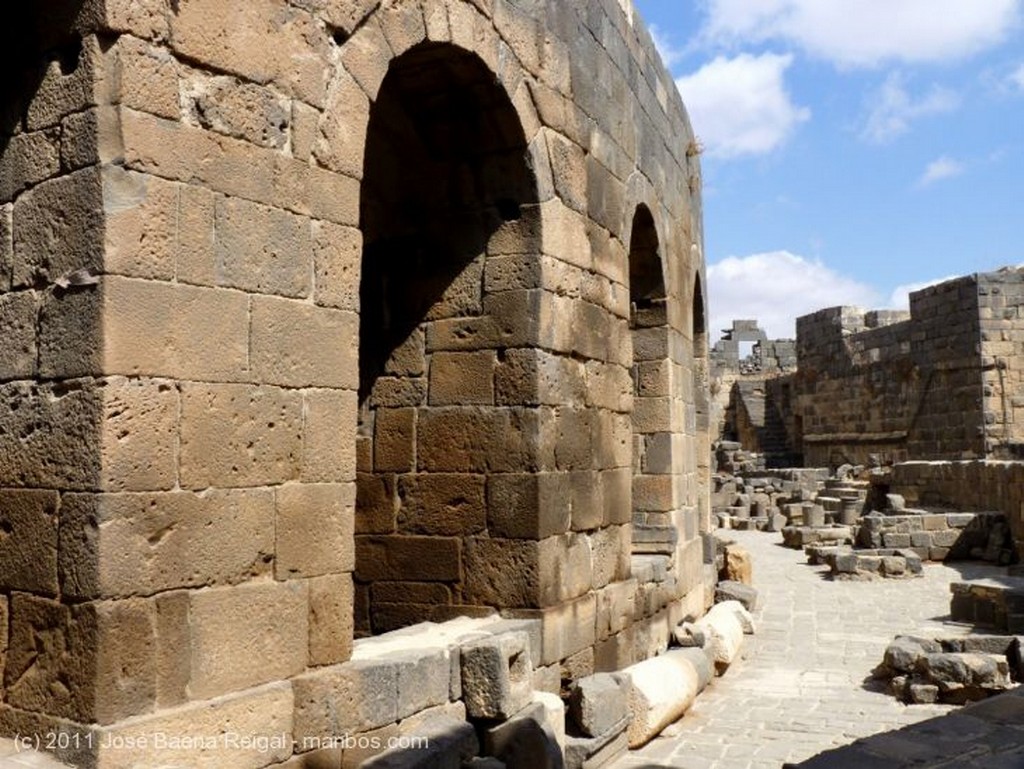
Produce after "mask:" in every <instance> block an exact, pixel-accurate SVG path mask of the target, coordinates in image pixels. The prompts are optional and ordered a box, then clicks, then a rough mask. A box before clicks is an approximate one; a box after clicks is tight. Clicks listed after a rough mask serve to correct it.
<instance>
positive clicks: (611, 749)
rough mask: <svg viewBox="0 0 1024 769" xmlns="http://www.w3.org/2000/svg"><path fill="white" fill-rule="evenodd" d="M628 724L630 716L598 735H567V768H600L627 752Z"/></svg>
mask: <svg viewBox="0 0 1024 769" xmlns="http://www.w3.org/2000/svg"><path fill="white" fill-rule="evenodd" d="M628 725H629V716H626V717H624V718H623V719H622V720H621V721H619V722H618V723H617V724H615V725H614V726H613V727H612V728H611V729H609V730H608V731H607V732H606V733H605V734H602V735H600V736H598V737H573V736H571V735H570V736H568V737H566V738H565V769H583V767H586V768H587V769H598V767H602V766H605V765H607V764H608V763H610V762H611V761H612V760H614V759H615V758H616V757H618V756H619V755H621V754H623V753H625V752H626V750H627V749H628V748H629V741H628V739H627V737H626V727H627V726H628Z"/></svg>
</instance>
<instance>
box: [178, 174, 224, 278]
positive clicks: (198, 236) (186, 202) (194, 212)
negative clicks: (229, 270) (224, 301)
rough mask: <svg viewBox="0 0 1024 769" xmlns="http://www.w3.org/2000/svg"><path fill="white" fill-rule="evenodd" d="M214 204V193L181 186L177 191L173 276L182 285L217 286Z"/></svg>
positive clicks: (194, 187) (198, 188) (203, 188)
mask: <svg viewBox="0 0 1024 769" xmlns="http://www.w3.org/2000/svg"><path fill="white" fill-rule="evenodd" d="M214 203H215V196H214V194H213V192H211V191H210V190H208V189H206V188H205V187H197V186H193V185H188V184H182V185H180V186H179V188H178V230H177V237H176V239H175V276H176V277H177V279H178V281H179V282H181V283H194V284H198V285H202V286H215V285H217V265H216V258H215V256H214V247H213V241H214Z"/></svg>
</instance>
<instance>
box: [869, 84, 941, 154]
mask: <svg viewBox="0 0 1024 769" xmlns="http://www.w3.org/2000/svg"><path fill="white" fill-rule="evenodd" d="M870 103H871V106H870V109H869V112H868V116H867V120H866V121H865V125H864V129H863V131H861V136H862V137H863V138H865V139H867V140H868V141H872V142H876V143H878V144H882V143H885V142H888V141H892V140H893V139H895V138H896V137H897V136H900V135H902V134H905V133H906V132H907V131H909V130H910V124H911V123H912V122H913V121H915V120H919V119H920V118H924V117H928V116H930V115H940V114H942V113H945V112H952V111H953V110H955V109H956V108H957V107H959V106H960V97H959V96H958V95H957V94H956V93H954V92H953V91H951V90H949V89H948V88H942V87H941V86H938V85H933V86H932V87H931V89H930V90H929V91H928V92H927V93H925V94H924V95H922V96H918V97H915V96H913V95H911V94H910V93H909V92H908V91H907V88H906V84H905V78H904V77H903V75H901V74H900V73H899V72H893V73H892V74H890V75H889V76H888V77H887V78H886V79H885V82H884V83H882V86H881V88H879V89H878V91H876V92H875V93H873V94H872V95H871V96H870Z"/></svg>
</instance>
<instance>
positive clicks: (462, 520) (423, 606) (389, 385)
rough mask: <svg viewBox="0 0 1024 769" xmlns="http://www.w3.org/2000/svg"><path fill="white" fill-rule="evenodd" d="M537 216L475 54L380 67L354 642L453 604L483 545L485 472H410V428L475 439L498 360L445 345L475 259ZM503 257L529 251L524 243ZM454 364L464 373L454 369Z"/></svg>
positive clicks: (517, 146)
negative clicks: (447, 424)
mask: <svg viewBox="0 0 1024 769" xmlns="http://www.w3.org/2000/svg"><path fill="white" fill-rule="evenodd" d="M536 202H537V195H536V185H535V183H534V179H533V174H532V172H531V171H530V168H529V164H528V163H527V146H526V141H525V137H524V134H523V130H522V126H521V124H520V121H519V118H518V115H517V113H516V111H515V108H514V107H513V105H512V104H511V102H510V100H509V98H508V96H507V94H506V93H505V91H504V90H503V89H502V87H501V85H500V83H498V82H497V80H496V78H495V76H494V74H493V73H492V72H490V71H489V70H488V68H487V67H486V66H485V65H484V63H483V62H482V61H481V60H480V59H479V58H478V57H477V56H476V55H475V54H472V53H469V52H467V51H464V50H462V49H459V48H456V47H454V46H451V45H444V44H433V43H428V44H423V45H421V46H418V47H416V48H413V49H411V50H410V51H408V52H407V53H405V54H403V55H402V56H400V57H399V58H397V59H395V60H394V61H393V62H392V63H391V66H390V68H389V70H388V74H387V76H386V77H385V79H384V82H383V84H382V86H381V89H380V93H379V96H378V98H377V101H376V102H375V104H374V105H373V107H372V109H371V113H370V122H369V128H368V133H367V141H366V153H365V161H364V176H363V182H362V191H361V203H360V206H361V207H360V220H361V221H360V226H361V229H362V233H363V244H364V245H363V261H362V278H361V286H360V307H361V310H360V313H361V315H360V340H359V344H360V348H359V356H360V387H359V404H360V424H359V482H358V496H357V511H356V553H357V563H356V632H357V634H367V633H370V632H372V633H378V632H384V631H387V630H390V629H394V628H396V627H401V626H403V625H408V624H411V623H414V622H419V621H423V620H426V619H440V618H443V616H444V615H445V614H446V613H454V612H456V611H457V610H456V609H455V608H454V607H457V606H459V605H461V604H464V603H466V601H465V600H464V598H465V597H464V594H463V593H464V589H463V588H464V578H463V574H462V571H463V568H462V564H461V555H462V552H463V550H464V545H465V540H466V538H467V537H472V536H482V535H485V533H486V505H487V501H486V500H487V497H486V488H487V481H488V468H480V467H475V466H467V467H465V468H459V469H458V472H457V473H454V472H436V471H437V469H438V463H437V462H432V461H431V460H429V459H427V460H425V459H424V457H425V456H436V455H437V452H438V446H437V445H436V441H438V440H443V438H438V436H437V431H436V430H427V429H426V428H424V427H423V425H424V420H425V419H430V418H435V417H436V416H437V414H438V413H439V412H440V411H441V410H445V414H444V415H447V416H451V417H452V419H453V420H455V421H457V420H458V419H459V417H460V414H462V415H464V416H466V417H467V419H468V420H470V421H471V418H472V417H480V419H479V422H480V423H481V424H483V423H485V422H486V415H485V412H487V411H488V410H490V411H491V412H493V411H494V410H495V408H496V407H495V405H494V400H493V383H492V382H489V381H488V379H487V377H488V376H492V375H490V374H488V373H487V365H488V362H489V361H493V360H495V359H496V356H498V355H500V352H501V351H500V350H499V349H498V345H497V343H496V342H494V341H493V340H491V341H489V342H488V341H487V340H485V339H482V338H478V339H474V338H472V334H470V335H469V336H466V334H465V333H462V334H461V335H460V332H459V331H458V330H455V329H456V327H458V329H472V328H474V325H473V324H474V319H483V318H484V316H485V313H486V305H487V301H486V292H485V279H484V265H485V261H486V257H487V255H488V249H489V247H490V246H489V244H490V243H491V242H492V239H493V236H494V235H495V233H496V232H498V231H499V230H501V231H502V233H503V238H502V243H503V247H504V248H506V249H507V248H508V242H509V240H510V239H511V240H513V241H514V239H515V237H516V236H515V233H516V232H519V231H520V230H523V231H527V230H530V228H529V227H527V226H523V227H518V226H517V225H518V224H521V223H522V221H521V220H523V219H524V218H525V219H530V218H531V217H535V216H536V215H537V211H536V208H537V207H536V205H535V204H536ZM510 231H511V232H512V233H513V234H512V235H511V236H509V232H510ZM513 250H518V251H519V252H521V253H529V252H531V251H532V250H534V249H533V246H532V244H531V243H530V242H526V238H525V237H524V242H523V243H522V244H521V246H520V247H519V248H518V249H517V248H516V246H515V245H513ZM467 333H468V332H467ZM464 351H470V352H472V353H475V357H471V358H469V357H467V358H465V359H464V360H465V361H466V363H467V364H468V363H472V364H474V366H476V367H475V368H474V366H470V365H463V364H459V363H456V362H455V361H460V360H463V359H459V358H457V356H458V355H460V354H463V352H464ZM442 364H443V365H442ZM488 387H490V390H491V392H490V397H489V398H488ZM444 415H443V416H444ZM481 415H484V416H481ZM430 441H435V444H431V445H427V444H428V443H429V442H430ZM446 469H449V468H446Z"/></svg>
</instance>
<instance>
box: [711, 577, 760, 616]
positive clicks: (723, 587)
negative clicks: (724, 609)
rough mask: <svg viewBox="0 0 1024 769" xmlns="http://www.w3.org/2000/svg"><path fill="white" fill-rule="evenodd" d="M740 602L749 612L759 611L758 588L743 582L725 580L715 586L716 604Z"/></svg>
mask: <svg viewBox="0 0 1024 769" xmlns="http://www.w3.org/2000/svg"><path fill="white" fill-rule="evenodd" d="M723 601H739V602H740V603H741V604H743V607H744V608H745V609H746V610H747V611H757V602H758V593H757V588H755V587H752V586H750V585H744V584H743V583H742V582H733V581H731V580H725V581H724V582H719V583H718V584H717V585H716V586H715V603H721V602H723Z"/></svg>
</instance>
